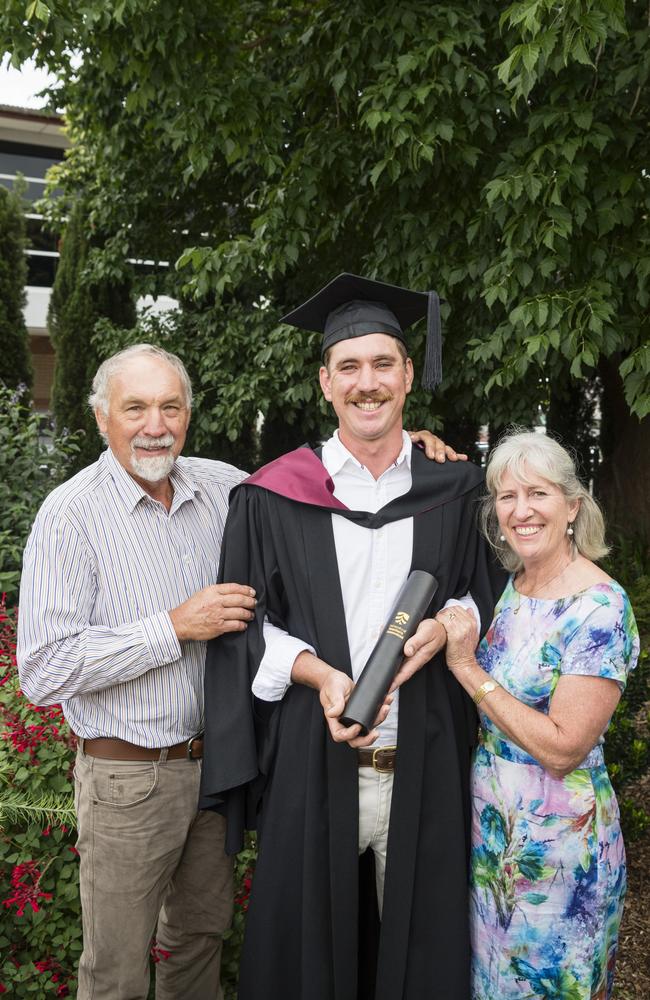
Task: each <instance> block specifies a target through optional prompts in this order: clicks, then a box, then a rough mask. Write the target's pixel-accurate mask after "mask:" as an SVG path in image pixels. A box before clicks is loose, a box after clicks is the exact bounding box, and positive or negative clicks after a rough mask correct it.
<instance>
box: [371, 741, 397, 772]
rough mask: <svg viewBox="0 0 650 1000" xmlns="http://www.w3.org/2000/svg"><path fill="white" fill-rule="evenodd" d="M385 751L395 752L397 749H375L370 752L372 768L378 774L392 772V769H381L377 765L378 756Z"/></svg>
mask: <svg viewBox="0 0 650 1000" xmlns="http://www.w3.org/2000/svg"><path fill="white" fill-rule="evenodd" d="M385 750H397V747H375V749H374V750H373V751H372V766H373V768H374V770H375V771H377V773H378V774H390V772H391V771H392V770H393V768H392V767H381V766H380V764H379V763H378V760H379V754H380V753H382V752H383V751H385Z"/></svg>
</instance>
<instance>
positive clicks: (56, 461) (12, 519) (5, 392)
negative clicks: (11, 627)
mask: <svg viewBox="0 0 650 1000" xmlns="http://www.w3.org/2000/svg"><path fill="white" fill-rule="evenodd" d="M78 444H79V442H78V435H58V436H57V435H55V434H54V433H53V431H52V429H51V428H50V427H48V426H46V425H44V423H43V418H42V416H41V415H40V414H38V413H35V412H34V410H33V409H32V408H31V405H30V403H29V400H27V399H26V398H25V394H24V393H23V392H21V391H20V390H12V389H9V388H7V387H6V386H4V385H0V509H1V510H2V523H1V524H0V594H3V593H4V594H6V599H7V603H8V605H9V606H11V605H13V604H14V603H15V602H16V601H17V599H18V582H19V580H20V567H21V563H22V557H23V548H24V546H25V542H26V541H27V536H28V535H29V532H30V530H31V527H32V522H33V520H34V518H35V516H36V512H37V510H38V508H39V507H40V505H41V503H42V502H43V500H44V499H45V497H46V496H47V494H48V493H49V492H50V491H51V490H53V489H54V487H55V486H58V484H59V483H60V482H62V481H63V480H64V479H65V478H66V477H67V476H68V475H69V474H70V468H71V467H72V465H73V463H74V459H75V456H76V453H77V448H78Z"/></svg>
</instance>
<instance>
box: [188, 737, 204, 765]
mask: <svg viewBox="0 0 650 1000" xmlns="http://www.w3.org/2000/svg"><path fill="white" fill-rule="evenodd" d="M202 739H203V733H197V734H196V735H195V736H191V737H190V738H189V740H188V741H187V759H188V760H200V759H201V758H200V757H195V756H194V753H193V751H192V744H193V743H194V741H195V740H202Z"/></svg>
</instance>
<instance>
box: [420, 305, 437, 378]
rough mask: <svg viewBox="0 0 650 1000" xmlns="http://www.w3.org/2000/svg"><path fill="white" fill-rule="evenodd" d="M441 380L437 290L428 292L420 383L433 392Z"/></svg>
mask: <svg viewBox="0 0 650 1000" xmlns="http://www.w3.org/2000/svg"><path fill="white" fill-rule="evenodd" d="M441 382H442V332H441V328H440V299H439V297H438V293H437V292H429V302H428V306H427V346H426V353H425V356H424V369H423V371H422V385H423V387H424V388H425V389H426V390H427V391H428V392H433V390H434V389H435V388H436V386H438V385H440V383H441Z"/></svg>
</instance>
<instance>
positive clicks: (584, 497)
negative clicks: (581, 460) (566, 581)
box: [481, 430, 609, 572]
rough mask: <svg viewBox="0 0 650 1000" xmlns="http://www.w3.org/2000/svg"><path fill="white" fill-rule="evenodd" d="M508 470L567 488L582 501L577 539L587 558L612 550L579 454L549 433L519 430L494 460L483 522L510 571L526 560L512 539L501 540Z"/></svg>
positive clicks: (575, 530)
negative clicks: (501, 498) (500, 497)
mask: <svg viewBox="0 0 650 1000" xmlns="http://www.w3.org/2000/svg"><path fill="white" fill-rule="evenodd" d="M506 472H510V473H511V474H512V475H513V476H514V477H515V479H517V480H518V481H519V482H521V483H527V484H528V483H530V482H531V474H536V475H538V476H541V477H542V478H543V479H546V480H548V482H550V483H553V484H554V485H555V486H557V487H559V489H560V490H562V493H563V494H564V496H565V498H566V500H567V502H568V503H573V502H574V501H576V500H577V501H579V507H578V513H577V514H576V516H575V519H574V521H573V542H574V544H575V546H576V548H577V550H578V552H579V553H580V554H581V555H583V556H585V558H586V559H594V560H598V559H602V558H603V556H606V555H607V553H608V552H609V548H608V547H607V545H606V544H605V521H604V518H603V514H602V511H601V509H600V507H599V506H598V504H597V503H596V501H595V500H594V498H593V497H592V496H591V494H590V493H589V491H588V490H587V489H586V488H585V487H584V486H583V485H582V483H581V482H580V480H579V479H578V476H577V474H576V467H575V462H574V461H573V458H572V457H571V455H570V454H569V452H568V451H567V450H566V448H563V447H562V445H561V444H559V443H558V442H557V441H555V440H554V439H553V438H551V437H548V436H547V435H546V434H536V433H534V432H531V431H521V430H514V431H511V432H510V433H508V434H506V435H505V437H502V438H501V440H500V441H499V443H498V444H497V446H496V447H495V449H494V451H493V452H492V453H491V455H490V457H489V459H488V465H487V472H486V484H487V488H488V495H487V497H486V498H485V501H484V503H483V509H482V512H481V526H482V528H483V531H484V533H485V535H486V537H487V539H488V541H489V542H490V545H492V547H493V548H494V550H495V551H496V553H497V555H498V556H499V559H500V560H501V562H502V563H503V565H504V566H505V568H506V569H507V570H510V571H511V572H516V571H517V570H519V569H521V567H522V565H523V563H522V561H521V559H520V557H519V556H518V555H517V553H516V552H514V551H513V550H512V549H511V548H510V546H509V545H508V544H507V542H505V541H502V540H501V530H500V528H499V522H498V520H497V515H496V495H497V493H498V491H499V489H500V488H501V482H502V480H503V477H504V475H505V474H506Z"/></svg>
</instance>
